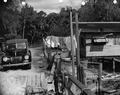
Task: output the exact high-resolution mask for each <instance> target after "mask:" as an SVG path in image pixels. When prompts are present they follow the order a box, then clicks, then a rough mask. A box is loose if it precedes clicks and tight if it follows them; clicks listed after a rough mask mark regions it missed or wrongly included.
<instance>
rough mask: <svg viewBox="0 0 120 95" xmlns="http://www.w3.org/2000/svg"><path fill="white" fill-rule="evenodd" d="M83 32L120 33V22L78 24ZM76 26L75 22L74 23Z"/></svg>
mask: <svg viewBox="0 0 120 95" xmlns="http://www.w3.org/2000/svg"><path fill="white" fill-rule="evenodd" d="M78 23H79V29H82V32H99V31H100V30H103V32H120V22H78ZM73 24H75V22H73Z"/></svg>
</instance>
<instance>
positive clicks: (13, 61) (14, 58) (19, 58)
mask: <svg viewBox="0 0 120 95" xmlns="http://www.w3.org/2000/svg"><path fill="white" fill-rule="evenodd" d="M16 63H22V57H21V56H19V57H12V58H11V64H16Z"/></svg>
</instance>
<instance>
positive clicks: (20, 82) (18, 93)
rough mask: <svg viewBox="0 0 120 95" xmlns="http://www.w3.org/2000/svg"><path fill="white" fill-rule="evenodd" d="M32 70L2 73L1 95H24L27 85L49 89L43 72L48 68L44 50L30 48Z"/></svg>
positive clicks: (0, 77)
mask: <svg viewBox="0 0 120 95" xmlns="http://www.w3.org/2000/svg"><path fill="white" fill-rule="evenodd" d="M30 50H31V52H32V59H33V60H32V68H31V69H30V70H23V69H21V68H18V69H15V70H14V69H10V70H8V71H7V72H4V71H0V95H24V92H25V87H26V85H33V86H37V87H42V88H44V89H47V77H46V76H45V73H44V72H43V71H44V70H45V69H46V67H47V62H46V59H45V58H44V57H43V52H42V49H41V48H40V47H39V48H30Z"/></svg>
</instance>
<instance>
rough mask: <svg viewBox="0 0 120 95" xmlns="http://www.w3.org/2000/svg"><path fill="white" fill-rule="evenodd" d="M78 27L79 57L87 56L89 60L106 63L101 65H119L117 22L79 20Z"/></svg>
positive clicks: (118, 31) (119, 30) (119, 46)
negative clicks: (79, 31) (79, 30)
mask: <svg viewBox="0 0 120 95" xmlns="http://www.w3.org/2000/svg"><path fill="white" fill-rule="evenodd" d="M79 28H80V29H81V33H80V55H81V56H80V57H81V58H87V59H89V60H90V61H102V63H106V64H103V66H104V65H107V66H108V65H109V66H111V67H113V65H116V67H120V61H119V60H120V23H119V22H81V23H79ZM113 63H115V64H113ZM116 63H119V64H116ZM110 64H112V65H110ZM117 65H118V66H117ZM104 67H105V66H104ZM113 69H114V68H113Z"/></svg>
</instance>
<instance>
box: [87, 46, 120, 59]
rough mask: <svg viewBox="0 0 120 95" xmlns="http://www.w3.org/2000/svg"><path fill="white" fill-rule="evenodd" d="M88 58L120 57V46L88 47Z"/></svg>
mask: <svg viewBox="0 0 120 95" xmlns="http://www.w3.org/2000/svg"><path fill="white" fill-rule="evenodd" d="M86 56H87V57H90V56H120V45H104V46H92V45H91V46H86Z"/></svg>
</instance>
